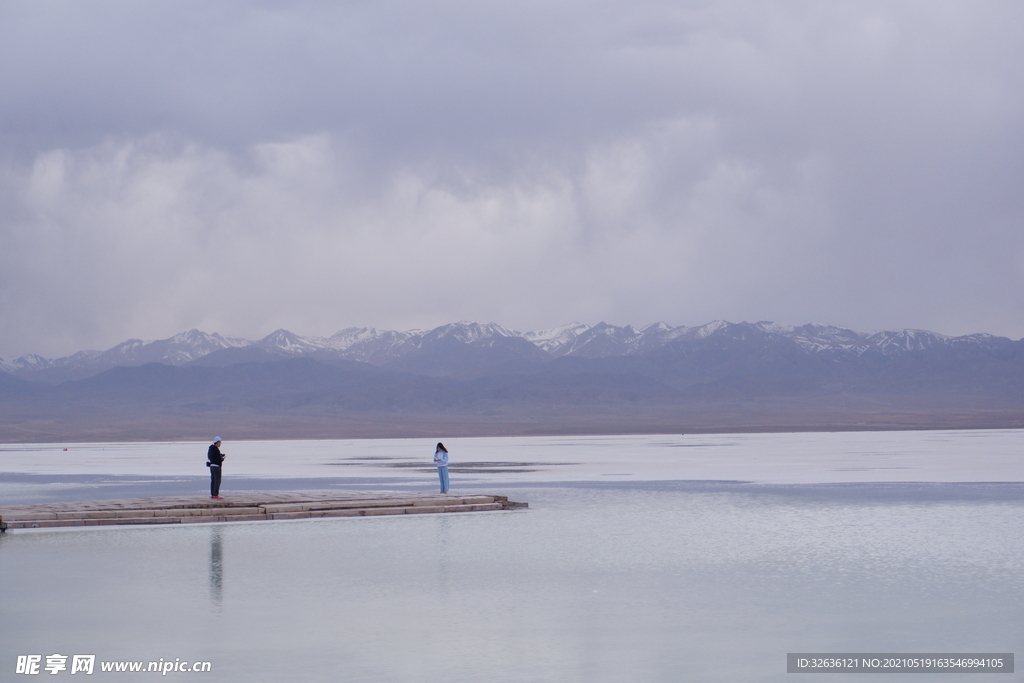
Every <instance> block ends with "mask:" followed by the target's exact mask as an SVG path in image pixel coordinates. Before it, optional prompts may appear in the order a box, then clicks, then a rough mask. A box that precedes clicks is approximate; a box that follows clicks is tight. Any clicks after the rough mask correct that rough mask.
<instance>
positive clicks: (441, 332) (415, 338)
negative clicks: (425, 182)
mask: <svg viewBox="0 0 1024 683" xmlns="http://www.w3.org/2000/svg"><path fill="white" fill-rule="evenodd" d="M755 339H756V340H757V343H759V344H762V345H765V344H767V345H771V344H779V343H789V344H790V345H793V344H795V345H796V346H797V347H798V348H800V349H802V350H803V351H804V352H806V353H810V354H822V355H827V356H830V357H834V358H840V357H851V358H853V357H860V356H878V357H890V358H891V357H897V356H900V355H902V354H908V353H919V352H923V351H928V350H941V349H951V350H953V349H960V350H963V349H972V348H973V349H988V350H993V349H997V348H1004V347H1006V346H1007V345H1008V344H1014V342H1011V340H1009V339H1006V338H1003V337H994V336H992V335H988V334H973V335H966V336H961V337H948V336H945V335H941V334H937V333H934V332H927V331H923V330H892V331H882V332H857V331H854V330H850V329H846V328H842V327H836V326H833V325H821V324H814V323H812V324H807V325H802V326H799V327H792V326H787V325H780V324H777V323H774V322H769V321H761V322H756V323H746V322H744V323H729V322H726V321H722V320H716V321H712V322H710V323H706V324H704V325H700V326H695V327H687V326H679V327H672V326H671V325H668V324H666V323H663V322H658V323H653V324H650V325H647V326H645V327H642V328H639V329H638V328H635V327H633V326H631V325H626V326H623V327H618V326H615V325H610V324H608V323H605V322H601V323H598V324H596V325H594V326H590V325H586V324H584V323H569V324H566V325H561V326H559V327H554V328H551V329H547V330H538V331H530V332H519V331H516V330H512V329H509V328H506V327H503V326H501V325H498V324H495V323H486V324H481V323H474V322H466V321H463V322H458V323H451V324H448V325H442V326H440V327H436V328H434V329H432V330H407V331H404V332H398V331H392V330H378V329H375V328H365V327H361V328H357V327H349V328H345V329H343V330H341V331H339V332H337V333H335V334H333V335H331V336H330V337H326V338H322V337H302V336H300V335H297V334H295V333H293V332H290V331H288V330H284V329H279V330H276V331H274V332H272V333H270V334H269V335H267V336H266V337H264V338H263V339H260V340H258V341H249V340H246V339H237V338H231V337H222V336H221V335H219V334H207V333H205V332H201V331H199V330H194V329H193V330H189V331H187V332H182V333H181V334H177V335H175V336H173V337H170V338H168V339H161V340H157V341H143V340H140V339H129V340H128V341H125V342H122V343H120V344H118V345H117V346H114V347H113V348H110V349H108V350H106V351H102V352H101V351H79V352H78V353H76V354H73V355H71V356H66V357H63V358H57V359H47V358H43V357H41V356H38V355H34V354H29V355H25V356H21V357H20V358H16V359H14V360H13V361H4V360H2V359H0V370H2V371H3V372H8V373H11V374H13V375H16V376H21V377H23V378H25V379H31V380H36V381H42V382H45V383H50V384H55V383H59V382H62V381H66V380H68V379H80V378H83V377H88V376H91V375H94V374H97V373H99V372H102V371H103V370H107V369H109V368H112V367H117V366H131V365H143V364H146V363H153V362H156V363H163V364H166V365H175V366H177V365H185V364H187V363H191V362H194V361H197V360H198V359H200V358H204V357H206V356H208V355H209V354H211V353H214V352H218V351H225V350H231V349H243V348H251V349H254V350H259V351H255V353H257V354H259V353H262V354H263V355H262V356H258V358H263V359H272V358H287V357H300V356H309V355H315V356H316V357H318V358H325V357H328V358H337V359H340V360H350V361H359V362H363V363H368V364H371V365H378V366H382V367H395V368H400V369H403V370H407V371H411V372H417V371H419V370H420V369H424V368H428V367H429V368H431V369H430V370H429V373H430V374H433V373H437V372H441V371H442V369H443V371H445V372H448V371H454V370H453V368H457V367H458V365H459V359H458V357H457V350H458V349H459V348H462V347H466V348H467V349H468V348H474V349H477V351H475V352H474V353H475V354H476V355H475V356H474V357H473V358H474V359H473V361H471V364H473V365H474V367H490V366H488V364H487V363H486V362H484V361H483V360H482V358H483V357H482V356H481V355H480V354H481V353H484V354H485V355H486V354H487V353H491V355H492V360H493V363H491V365H492V366H494V367H495V368H497V367H502V368H511V367H513V365H514V364H513V365H509V363H512V361H513V360H515V359H518V362H521V363H527V364H530V363H533V364H535V363H537V362H543V361H544V360H545V359H548V360H552V359H556V358H560V357H563V356H569V357H578V358H589V359H598V358H609V357H614V356H644V355H646V354H650V353H653V352H655V351H658V350H659V349H665V350H666V352H671V351H684V350H685V349H687V348H690V347H692V346H693V345H695V344H700V345H703V346H707V345H708V344H712V345H713V344H716V343H719V342H721V343H723V344H725V343H734V342H744V343H750V342H751V341H752V340H755ZM524 342H525V343H524ZM499 349H500V352H499ZM488 350H489V351H488ZM453 353H456V355H455V356H453V355H452V354H453ZM231 354H234V355H231ZM231 354H229V355H228V356H225V357H224V361H223V362H225V363H228V364H230V363H234V362H252V361H254V360H256V359H257V356H254V355H253V354H252V353H249V352H245V353H242V352H241V351H232V352H231ZM438 354H442V355H444V357H445V360H444V361H443V362H441V361H439V360H438V359H439V356H438ZM221 355H223V354H219V355H218V357H220V356H221ZM212 358H213V357H211V359H212ZM439 362H440V363H441V364H440V365H438V363H439ZM481 363H483V365H480V364H481ZM439 368H441V369H439Z"/></svg>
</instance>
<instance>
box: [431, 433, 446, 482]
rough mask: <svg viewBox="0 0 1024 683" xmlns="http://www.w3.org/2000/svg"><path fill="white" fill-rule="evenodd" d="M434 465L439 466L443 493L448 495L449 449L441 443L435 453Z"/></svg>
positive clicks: (438, 473) (438, 472)
mask: <svg viewBox="0 0 1024 683" xmlns="http://www.w3.org/2000/svg"><path fill="white" fill-rule="evenodd" d="M434 464H435V465H437V477H438V479H440V480H441V493H448V449H447V448H445V447H444V444H443V443H441V442H440V441H438V442H437V450H435V451H434Z"/></svg>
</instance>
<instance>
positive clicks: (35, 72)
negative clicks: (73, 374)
mask: <svg viewBox="0 0 1024 683" xmlns="http://www.w3.org/2000/svg"><path fill="white" fill-rule="evenodd" d="M1022 20H1024V8H1022V6H1020V5H1019V4H1017V3H1011V2H1004V3H1000V2H996V3H987V4H984V5H977V4H976V3H965V2H934V3H927V4H923V5H922V4H919V3H909V2H907V3H869V2H867V3H866V2H856V3H811V2H784V3H770V4H764V3H729V2H693V3H678V2H672V3H668V2H640V3H637V2H628V3H627V2H602V3H598V2H575V3H574V2H566V3H524V2H517V3H479V2H473V3H469V2H449V3H443V2H442V3H402V2H398V3H386V2H385V3H364V2H353V3H347V4H341V3H316V2H305V3H302V2H296V3H285V2H263V3H258V2H251V3H241V2H239V3H188V2H175V3H128V2H124V3H120V2H98V3H90V4H89V5H88V6H85V5H81V4H80V3H64V2H43V3H13V2H0V92H2V93H3V97H0V144H2V147H0V149H2V150H3V151H2V152H0V237H2V241H3V250H2V252H0V354H3V355H5V356H6V355H15V354H20V353H24V352H29V351H32V352H38V353H44V354H50V355H56V354H63V353H68V352H72V351H75V350H78V349H79V348H83V347H93V348H105V347H107V346H110V345H112V344H114V343H116V342H119V341H121V340H123V339H125V338H127V337H130V336H142V337H147V338H158V337H163V336H169V335H170V334H173V333H175V332H178V331H180V330H182V329H185V328H188V327H200V328H202V329H206V330H208V331H218V332H221V333H223V334H230V335H237V336H249V337H256V336H262V335H263V334H266V333H267V332H269V331H270V330H272V329H274V328H276V327H281V326H284V327H288V328H290V329H293V330H294V331H296V332H299V333H303V334H330V333H331V332H334V331H335V330H336V329H339V328H341V327H345V326H348V325H376V326H379V327H388V328H408V327H414V326H433V325H436V324H441V323H445V322H450V321H452V320H456V319H473V320H481V321H484V320H495V321H497V322H500V323H502V324H504V325H507V326H511V327H518V328H520V329H527V328H539V327H545V326H549V325H553V324H557V323H562V322H567V321H569V320H574V319H578V320H584V321H587V322H597V321H598V320H602V319H603V320H608V321H609V322H615V323H619V324H624V323H627V322H632V323H634V324H643V323H646V322H652V321H655V320H665V321H667V322H670V323H673V324H699V323H702V322H705V321H707V320H710V319H714V318H725V319H730V320H757V319H774V320H778V321H781V322H790V323H802V322H808V321H812V320H814V321H821V322H832V323H837V324H843V325H848V326H852V327H857V328H860V329H875V328H882V327H920V328H926V329H932V330H936V331H939V332H946V333H951V334H959V333H968V332H975V331H988V332H993V333H997V334H1005V335H1009V336H1015V337H1019V336H1022V335H1024V294H1022V292H1024V288H1022V285H1024V230H1022V228H1024V225H1022V218H1024V206H1022V199H1021V194H1022V193H1021V192H1020V189H1019V188H1020V187H1021V186H1022V180H1024V168H1022V164H1024V162H1022V161H1021V160H1022V159H1024V140H1022V136H1024V133H1022V127H1021V126H1020V121H1021V120H1022V116H1021V115H1022V113H1024V112H1022V110H1024V106H1022V104H1024V103H1022V93H1024V89H1022V88H1021V85H1022V82H1024V79H1022V73H1021V71H1022V69H1024V55H1022V52H1024V48H1022V47H1021V46H1022V45H1024V40H1022V38H1024V36H1022V33H1024V30H1022V29H1024V21H1022Z"/></svg>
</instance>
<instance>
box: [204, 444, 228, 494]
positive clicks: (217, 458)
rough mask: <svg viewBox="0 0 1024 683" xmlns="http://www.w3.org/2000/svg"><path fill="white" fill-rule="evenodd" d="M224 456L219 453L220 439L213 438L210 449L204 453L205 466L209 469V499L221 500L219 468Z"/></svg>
mask: <svg viewBox="0 0 1024 683" xmlns="http://www.w3.org/2000/svg"><path fill="white" fill-rule="evenodd" d="M225 457H226V456H225V455H224V454H223V453H221V452H220V437H219V436H215V437H214V438H213V443H212V444H210V448H208V449H207V451H206V466H207V467H209V468H210V498H213V499H215V500H221V497H220V467H221V465H223V464H224V458H225Z"/></svg>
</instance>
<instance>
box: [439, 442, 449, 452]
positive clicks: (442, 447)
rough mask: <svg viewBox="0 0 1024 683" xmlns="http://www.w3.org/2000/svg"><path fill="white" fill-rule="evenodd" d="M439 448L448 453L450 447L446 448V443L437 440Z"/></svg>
mask: <svg viewBox="0 0 1024 683" xmlns="http://www.w3.org/2000/svg"><path fill="white" fill-rule="evenodd" d="M437 450H439V451H444V452H445V453H447V452H448V449H447V448H445V447H444V444H443V443H441V442H440V441H438V442H437Z"/></svg>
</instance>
